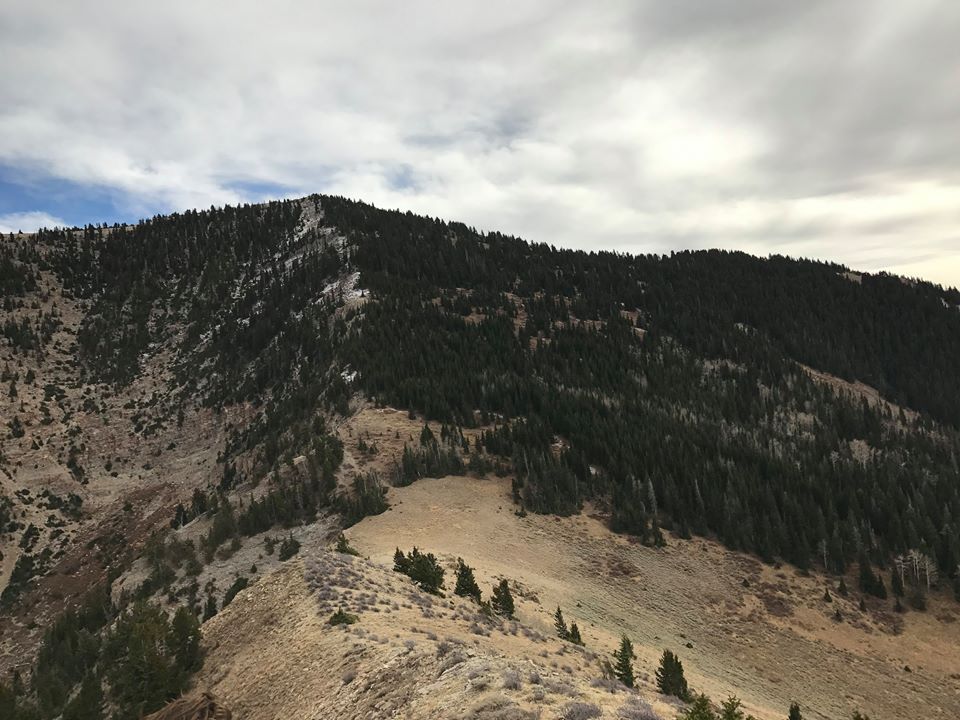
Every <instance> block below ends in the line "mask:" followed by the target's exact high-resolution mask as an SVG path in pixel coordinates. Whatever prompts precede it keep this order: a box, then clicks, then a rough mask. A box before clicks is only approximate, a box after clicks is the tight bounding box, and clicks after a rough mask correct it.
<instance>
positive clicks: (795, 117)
mask: <svg viewBox="0 0 960 720" xmlns="http://www.w3.org/2000/svg"><path fill="white" fill-rule="evenodd" d="M56 5H57V6H56V7H54V6H53V4H50V3H27V2H21V1H20V0H14V1H13V2H10V3H4V5H3V7H2V8H0V62H2V67H3V68H4V70H3V71H2V72H0V96H2V97H3V98H4V102H3V104H2V105H0V165H3V166H5V167H7V168H12V169H13V171H14V172H22V173H24V174H25V175H31V176H36V175H41V176H47V177H51V178H57V179H61V180H66V181H69V182H71V183H77V184H80V185H88V186H95V187H98V188H103V189H107V190H109V191H111V192H113V193H114V194H115V197H117V198H118V199H119V202H121V203H122V205H123V207H125V208H127V209H129V210H131V211H135V212H143V213H149V212H154V211H158V210H167V209H175V208H181V207H188V206H207V205H210V204H212V203H224V202H235V201H240V200H248V199H257V196H258V192H257V191H256V190H254V189H253V188H258V187H259V188H276V187H282V188H285V189H286V191H287V194H289V195H294V194H300V193H307V192H313V191H326V192H335V193H340V194H347V195H352V196H356V197H360V198H363V199H366V200H369V201H372V202H375V203H378V204H381V205H385V206H391V207H396V206H400V207H405V208H410V209H413V210H416V211H421V212H427V213H429V214H431V215H442V216H446V217H450V218H455V219H461V220H464V221H466V222H468V223H472V224H474V225H476V226H478V227H482V228H486V229H502V230H504V231H507V232H515V233H518V234H521V235H523V236H525V237H528V238H530V239H533V240H541V241H546V242H551V243H555V244H558V245H567V246H576V247H588V248H599V247H615V248H618V249H622V250H630V251H635V252H648V251H664V250H669V249H674V248H679V247H714V246H722V247H740V248H743V249H746V250H749V251H752V252H757V253H761V254H765V253H767V252H780V253H789V254H793V255H802V256H807V257H810V256H813V257H823V258H830V259H836V260H839V261H841V262H846V263H848V264H851V265H853V266H855V267H860V268H863V269H868V270H877V269H884V268H885V269H890V270H893V271H898V272H905V273H909V274H918V275H923V276H927V277H930V278H932V279H935V280H938V281H941V282H945V283H950V284H960V247H958V244H957V236H958V234H960V232H958V227H960V222H958V221H960V211H958V208H960V166H958V165H957V164H956V162H955V158H957V157H958V156H960V133H958V132H956V128H957V121H958V120H960V93H958V92H957V91H956V90H957V88H958V87H960V49H958V48H960V44H958V43H957V42H956V38H957V37H960V5H957V4H956V3H950V2H935V1H933V0H915V1H913V2H910V3H905V2H900V1H894V0H888V1H879V2H866V1H865V0H851V1H850V2H844V3H836V2H826V1H817V2H807V3H786V2H769V0H739V1H734V0H713V1H712V2H709V3H702V2H697V3H694V2H689V1H687V0H678V1H677V2H669V3H666V2H658V1H656V0H651V1H649V2H639V3H638V2H627V1H626V0H624V1H622V2H607V3H573V2H544V1H540V2H534V1H531V2H503V1H502V0H489V1H488V2H486V3H483V4H482V5H473V6H467V5H465V4H461V3H456V4H451V3H447V4H440V3H434V2H426V0H420V1H414V2H408V3H394V4H386V3H374V2H369V1H361V2H355V3H349V4H346V3H332V2H318V3H310V4H306V3H294V2H279V3H269V4H267V3H252V2H237V3H232V4H231V5H230V7H229V9H221V6H215V4H210V3H194V2H191V3H187V2H181V1H174V2H170V3H165V4H163V6H162V9H161V6H156V5H155V6H153V7H152V8H151V9H149V10H147V9H144V8H145V6H142V5H139V4H136V3H119V2H117V3H112V2H108V3H104V2H99V3H92V2H83V1H81V2H73V3H58V4H56ZM20 210H22V211H23V212H29V211H37V210H43V208H32V207H24V208H20ZM90 219H91V220H94V219H99V218H90Z"/></svg>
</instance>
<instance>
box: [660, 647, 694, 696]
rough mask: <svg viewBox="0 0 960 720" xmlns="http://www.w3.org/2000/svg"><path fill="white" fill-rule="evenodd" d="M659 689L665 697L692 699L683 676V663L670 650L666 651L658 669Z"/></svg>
mask: <svg viewBox="0 0 960 720" xmlns="http://www.w3.org/2000/svg"><path fill="white" fill-rule="evenodd" d="M656 676H657V688H658V689H659V690H660V692H661V693H663V694H664V695H673V696H675V697H678V698H680V699H681V700H687V699H689V697H690V689H689V688H688V687H687V680H686V678H685V677H684V675H683V663H682V662H680V658H678V657H677V656H676V655H674V654H673V653H672V652H671V651H669V650H664V651H663V655H662V656H661V657H660V667H658V668H657V672H656Z"/></svg>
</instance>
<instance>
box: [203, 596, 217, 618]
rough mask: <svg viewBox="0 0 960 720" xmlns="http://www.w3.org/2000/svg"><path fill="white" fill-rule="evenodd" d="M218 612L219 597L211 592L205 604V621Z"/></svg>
mask: <svg viewBox="0 0 960 720" xmlns="http://www.w3.org/2000/svg"><path fill="white" fill-rule="evenodd" d="M216 614H217V599H216V598H215V597H214V596H213V594H212V593H211V594H210V595H207V602H206V603H204V606H203V622H206V621H207V620H209V619H210V618H212V617H213V616H214V615H216Z"/></svg>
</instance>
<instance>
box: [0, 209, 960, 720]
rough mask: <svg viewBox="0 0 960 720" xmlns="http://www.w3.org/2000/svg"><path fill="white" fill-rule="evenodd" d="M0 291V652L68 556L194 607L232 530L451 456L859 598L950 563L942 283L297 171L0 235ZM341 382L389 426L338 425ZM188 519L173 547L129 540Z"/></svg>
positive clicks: (908, 585)
mask: <svg viewBox="0 0 960 720" xmlns="http://www.w3.org/2000/svg"><path fill="white" fill-rule="evenodd" d="M0 289H2V290H3V297H4V310H3V319H2V323H0V338H2V339H3V341H4V342H3V345H2V347H0V351H2V361H3V363H4V367H5V370H4V383H5V384H7V387H8V392H7V393H6V397H5V398H4V400H3V401H4V402H5V406H4V407H5V411H4V412H5V417H6V416H7V414H9V420H7V421H6V426H7V433H6V437H4V438H3V446H2V451H3V456H2V457H3V458H4V461H3V463H2V464H0V469H2V471H3V474H2V477H0V483H2V486H0V487H2V490H0V498H3V500H2V501H0V532H2V533H4V534H5V536H6V537H7V538H9V539H10V540H11V543H10V545H8V544H6V542H5V545H4V548H5V550H6V548H7V547H8V546H11V545H12V544H13V543H14V542H15V544H16V548H11V549H12V552H5V553H4V557H3V559H2V563H3V565H2V568H3V574H2V576H0V579H2V580H3V587H4V590H3V596H4V608H3V611H2V612H3V613H4V614H6V615H7V617H8V618H9V622H8V621H7V620H5V625H7V627H8V630H7V631H5V632H4V634H3V638H4V640H3V642H4V645H5V646H6V647H5V653H6V656H5V657H6V659H5V660H4V662H9V660H10V659H14V658H16V656H17V655H19V654H21V653H20V651H22V649H24V648H27V647H30V646H35V645H36V644H38V643H43V642H45V641H44V639H43V638H42V637H41V633H40V632H39V630H40V628H39V627H38V623H37V622H36V621H37V619H38V618H40V617H43V615H44V614H45V613H49V612H52V611H53V610H54V609H56V608H58V607H64V606H70V605H72V604H74V603H75V601H76V600H77V598H79V597H80V596H81V595H82V592H83V590H85V589H86V588H87V587H92V586H94V585H96V584H97V583H98V582H100V583H102V582H106V583H108V584H113V585H114V587H115V588H126V589H127V590H128V591H129V592H128V593H127V594H126V595H125V597H129V596H131V595H132V596H134V597H136V596H143V597H146V598H159V597H161V596H162V595H163V592H164V591H167V592H168V593H172V595H171V596H172V597H177V598H180V600H184V599H185V600H186V606H187V607H190V608H192V609H194V611H195V613H196V614H197V615H199V614H200V612H201V609H202V608H201V607H200V606H201V605H203V603H204V599H203V593H201V592H200V588H199V583H198V582H195V581H191V580H190V578H191V577H192V578H202V579H204V582H207V579H211V580H215V581H216V582H215V584H216V583H220V584H219V585H217V592H218V593H219V591H221V590H222V589H223V588H222V584H223V583H224V582H226V580H225V578H224V577H223V576H222V575H216V573H213V574H212V575H211V574H210V573H212V572H213V571H212V570H210V568H213V567H214V566H216V564H217V563H218V562H219V563H226V564H227V566H230V562H231V561H230V560H229V558H230V556H231V554H235V553H236V552H237V551H236V549H231V548H233V546H234V545H239V546H242V545H243V543H244V542H247V540H246V539H247V538H257V539H258V542H259V541H260V539H262V538H263V534H264V533H269V532H271V531H272V532H277V531H278V529H279V530H285V529H289V528H300V527H313V526H314V525H315V523H316V522H317V519H318V518H321V519H323V520H324V522H326V521H327V520H328V519H335V520H331V522H336V523H339V524H342V525H345V526H349V525H352V524H354V523H356V522H360V521H362V519H363V518H364V517H366V516H370V515H376V514H378V513H382V512H384V511H385V510H387V509H388V507H389V506H390V495H391V487H404V486H406V485H409V484H410V483H413V482H415V481H417V480H419V479H421V478H425V477H437V476H448V475H453V476H457V475H462V474H464V473H465V472H469V473H471V474H473V475H476V476H489V475H499V476H501V477H509V478H510V482H511V499H512V501H513V502H514V503H515V505H516V508H515V509H516V512H518V513H521V514H522V513H528V512H529V513H537V514H557V515H560V516H568V515H575V514H577V513H579V512H580V511H581V510H582V508H583V507H584V506H585V505H589V506H590V507H591V508H592V510H593V512H595V513H597V514H598V515H600V516H602V517H604V518H605V519H606V521H607V522H608V524H609V526H610V528H611V529H613V530H615V531H617V532H621V533H625V534H628V535H630V536H633V537H636V538H637V539H638V540H639V541H640V542H641V543H642V544H643V545H645V546H648V547H649V548H650V551H651V552H656V548H657V547H659V546H661V545H662V544H663V543H664V542H666V539H665V535H664V534H665V533H667V535H668V536H669V537H670V538H671V540H670V542H682V541H683V539H685V538H690V537H693V536H702V537H708V538H717V539H719V540H720V541H722V542H723V543H725V544H726V545H727V546H728V547H729V548H731V549H732V550H734V551H738V550H739V551H746V552H750V553H753V554H755V555H757V556H759V557H760V558H762V559H763V560H765V561H766V562H768V563H775V562H781V561H787V562H790V563H792V564H794V565H796V566H797V567H799V568H800V569H801V570H802V571H804V572H806V571H808V570H811V569H812V570H814V571H816V572H824V573H828V574H830V573H837V574H844V575H846V574H848V573H849V572H851V570H852V569H853V568H858V571H859V572H860V573H861V579H860V584H861V589H860V591H861V592H862V593H863V594H864V595H866V596H867V597H870V595H871V593H873V594H875V595H878V596H879V595H880V594H881V590H882V593H883V595H884V596H885V595H886V594H887V587H886V586H888V585H891V583H893V580H894V578H893V575H894V574H898V575H899V579H900V583H901V585H904V586H905V588H904V589H905V595H904V602H907V600H908V599H909V600H910V602H913V603H914V604H916V605H918V606H919V604H921V603H923V602H926V600H927V596H929V597H930V598H933V597H937V598H938V602H939V597H940V595H946V593H947V592H948V588H949V585H950V583H951V582H952V581H953V580H954V578H955V577H956V569H957V565H958V563H960V528H958V525H957V524H956V523H957V521H956V520H955V518H957V517H958V516H960V487H958V485H960V483H957V460H956V454H957V450H958V447H960V434H958V431H957V425H958V424H960V392H956V393H954V392H953V391H954V389H956V388H960V373H957V371H956V369H955V368H953V367H952V366H951V364H950V362H949V359H950V357H952V356H953V355H954V353H953V351H952V350H951V348H953V347H955V346H956V345H957V343H960V332H958V330H960V311H958V308H956V307H953V306H954V305H960V294H958V293H957V292H956V291H955V290H944V289H943V288H940V287H938V286H933V285H930V284H926V283H913V284H911V283H906V282H903V281H901V280H900V279H898V278H893V277H890V276H884V275H878V276H871V275H865V274H858V275H856V279H854V278H853V277H851V276H850V271H848V270H847V269H846V268H843V267H841V266H837V265H832V264H827V263H817V262H810V261H793V260H789V259H785V258H780V257H772V258H769V259H767V260H762V259H758V258H753V257H751V256H747V255H745V254H742V253H730V252H720V251H704V252H683V253H675V254H672V255H671V256H656V257H655V256H629V255H623V254H618V253H605V252H597V253H585V252H582V251H572V250H557V249H555V248H552V247H550V246H547V245H544V244H530V243H525V242H523V241H521V240H518V239H516V238H513V237H510V236H505V235H502V234H500V233H486V234H482V235H481V234H478V233H476V232H475V231H473V230H472V229H470V228H468V227H467V226H465V225H463V224H461V223H447V222H444V221H440V220H436V219H432V218H423V217H418V216H415V215H413V214H411V213H401V212H398V211H382V210H377V209H376V208H373V207H372V206H369V205H365V204H363V203H358V202H355V201H349V200H346V199H344V198H337V197H327V196H316V195H314V196H309V197H307V198H303V199H299V200H296V201H278V202H271V203H266V204H263V205H257V206H244V207H238V208H229V207H227V208H213V209H211V210H209V211H199V212H198V211H190V212H187V213H183V214H175V215H171V216H164V217H159V216H158V217H156V218H153V219H151V220H149V221H143V222H141V223H139V224H137V225H134V226H123V227H121V226H115V227H110V228H108V227H103V226H99V227H98V226H88V227H86V228H83V229H81V230H70V231H62V230H52V231H43V232H40V233H38V234H36V235H34V236H29V237H24V236H16V235H13V236H4V239H3V240H2V242H0ZM931 348H936V350H935V351H931ZM371 404H372V405H373V406H374V407H377V406H379V407H394V408H399V409H401V410H402V411H403V412H406V413H409V415H410V417H413V418H416V420H415V422H416V424H417V427H420V428H421V430H420V431H418V432H415V431H414V430H413V429H412V428H407V429H405V430H404V432H405V433H406V434H407V437H403V438H401V435H400V432H401V430H400V428H399V427H395V428H394V432H395V433H397V435H396V438H394V439H393V440H392V441H390V442H387V439H386V437H381V438H380V439H379V440H376V441H371V440H369V439H365V438H364V437H363V436H361V437H351V436H350V435H349V434H346V435H345V434H344V433H345V432H352V431H351V430H350V428H352V425H350V424H349V422H347V421H348V420H349V419H351V418H355V417H357V414H358V413H362V412H363V408H364V407H367V406H368V405H371ZM44 493H45V494H44ZM193 523H196V524H197V525H196V527H198V528H201V529H202V533H199V532H198V533H195V534H194V533H190V534H189V536H188V537H187V539H189V545H190V547H191V548H193V550H190V551H186V550H183V548H182V543H183V542H184V541H182V540H179V539H177V542H176V543H174V546H173V547H174V548H175V549H174V550H173V551H171V550H170V549H169V547H168V545H170V543H171V542H173V540H171V539H170V538H174V539H176V538H179V535H176V534H174V535H172V536H170V538H168V539H166V540H164V539H162V538H163V535H162V534H160V535H158V534H157V531H158V530H160V529H162V528H164V527H166V528H172V529H173V530H174V531H180V530H182V529H183V528H184V527H186V526H191V524H193ZM158 538H159V539H158ZM177 543H179V544H177ZM177 548H179V549H177ZM170 552H175V553H182V552H186V555H185V556H184V558H185V559H184V558H181V560H180V561H179V562H180V563H181V565H177V564H176V561H174V560H173V559H171V557H170V555H169V553H170ZM144 553H146V556H144V557H153V558H154V559H153V560H152V561H150V562H147V561H145V560H144V557H142V556H143V554H144ZM908 553H913V555H910V557H922V558H925V560H924V561H923V562H924V563H927V565H926V566H925V567H926V569H925V570H924V572H925V573H926V574H925V576H924V573H923V572H921V571H920V569H919V568H920V566H919V565H916V564H915V565H914V569H913V570H909V569H898V568H901V565H900V562H901V560H902V561H903V562H906V561H905V560H904V558H906V557H907V556H908ZM241 555H243V553H241ZM221 556H222V558H221ZM191 557H192V562H194V563H197V564H198V565H199V566H200V568H201V569H200V570H199V571H198V572H197V574H195V575H192V576H191V575H184V572H185V570H184V567H185V566H183V565H182V563H183V562H187V565H189V564H190V558H191ZM201 560H202V562H201ZM151 562H152V563H153V564H151ZM258 564H262V562H259V563H258ZM231 567H232V566H231ZM271 567H272V565H271ZM203 568H208V569H207V570H205V569H203ZM874 568H877V569H876V570H874ZM904 568H906V566H904ZM240 570H241V569H240V568H237V567H234V568H233V572H237V573H240ZM931 573H933V581H932V582H931ZM240 574H243V575H244V576H246V575H247V574H249V573H247V574H244V573H240ZM214 576H216V577H214ZM238 579H239V577H238ZM191 582H193V584H194V586H196V587H193V589H192V590H191V589H190V588H191ZM937 586H939V590H938V589H937ZM891 590H893V588H892V587H891ZM212 592H213V591H211V590H208V591H206V594H207V595H208V596H210V597H212ZM178 593H179V594H178ZM123 595H124V593H120V594H119V595H117V597H116V600H117V601H118V602H125V600H124V597H121V596H123ZM907 596H909V598H908V597H907ZM180 600H178V602H180ZM870 602H871V603H873V602H877V603H879V602H880V598H878V599H877V600H876V601H874V600H871V601H870ZM897 603H900V599H899V597H898V598H897ZM170 607H171V610H172V608H173V606H172V605H171V606H170ZM216 607H217V604H216V603H214V608H216ZM878 611H879V608H878ZM28 618H33V620H32V622H33V624H34V627H33V628H31V627H30V622H31V620H29V619H28ZM97 667H99V666H97ZM108 687H109V685H108ZM51 702H52V703H53V704H52V705H51V706H50V707H52V708H56V707H59V706H58V704H57V702H59V701H51Z"/></svg>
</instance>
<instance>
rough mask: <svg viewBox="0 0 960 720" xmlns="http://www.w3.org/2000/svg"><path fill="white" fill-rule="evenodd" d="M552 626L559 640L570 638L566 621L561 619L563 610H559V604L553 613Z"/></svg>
mask: <svg viewBox="0 0 960 720" xmlns="http://www.w3.org/2000/svg"><path fill="white" fill-rule="evenodd" d="M553 626H554V627H555V628H556V629H557V637H558V638H560V639H561V640H569V639H570V630H569V629H568V628H567V623H566V621H565V620H564V619H563V611H561V610H560V606H559V605H557V611H556V612H555V613H554V614H553Z"/></svg>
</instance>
